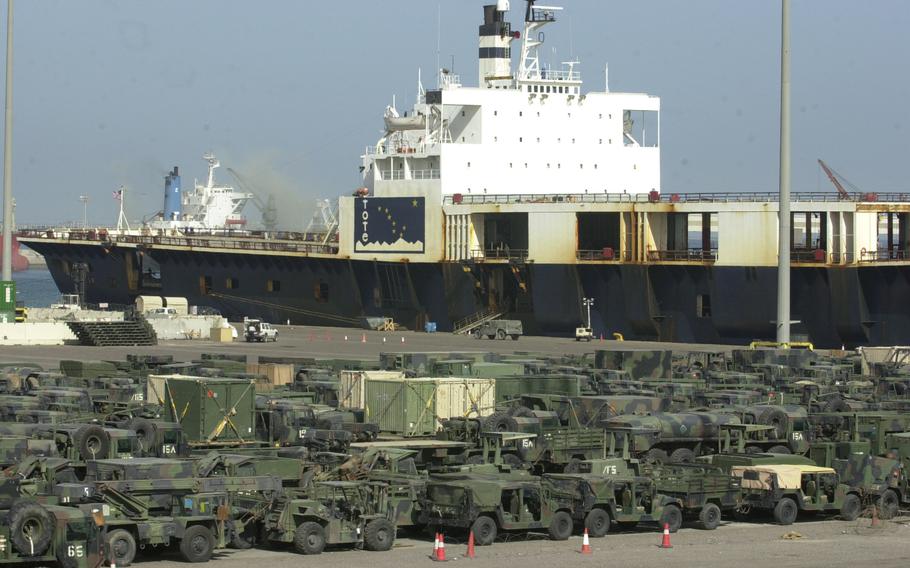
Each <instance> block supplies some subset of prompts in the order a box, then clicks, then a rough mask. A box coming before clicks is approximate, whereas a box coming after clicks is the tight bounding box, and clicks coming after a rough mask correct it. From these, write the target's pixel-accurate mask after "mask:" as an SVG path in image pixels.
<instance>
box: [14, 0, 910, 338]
mask: <svg viewBox="0 0 910 568" xmlns="http://www.w3.org/2000/svg"><path fill="white" fill-rule="evenodd" d="M509 8H510V7H509V3H508V2H507V1H505V0H500V1H499V2H497V3H496V4H491V5H487V6H484V8H483V14H484V19H483V23H482V24H481V25H480V27H479V51H478V56H479V57H478V79H477V81H478V82H477V84H476V86H467V85H465V84H463V83H462V80H461V78H460V77H459V76H458V75H455V74H454V73H452V72H450V71H449V70H446V69H441V70H440V71H439V74H438V77H437V81H436V82H437V85H436V86H435V88H429V89H424V88H423V87H422V86H421V87H420V88H419V93H418V99H417V102H416V104H415V105H414V106H413V107H412V108H410V109H407V110H405V111H399V109H397V108H395V107H394V105H392V106H389V107H388V108H386V110H385V113H384V116H383V122H384V126H385V131H384V134H383V135H382V136H381V138H380V139H379V140H378V141H376V143H375V144H372V145H370V146H368V147H366V149H365V151H364V153H363V155H362V156H361V164H360V165H361V168H362V173H363V184H362V187H359V188H356V189H354V188H352V191H349V192H347V194H346V195H343V196H341V197H340V198H339V199H338V204H337V222H333V223H331V224H330V225H329V226H327V227H325V229H324V230H323V231H322V232H320V233H318V234H317V233H313V232H283V231H255V230H250V229H248V228H245V227H244V226H243V225H241V224H237V223H236V220H237V217H236V215H235V216H234V217H231V216H230V214H236V213H237V211H236V209H234V208H230V207H223V208H222V209H223V210H224V211H229V213H230V214H228V215H225V214H222V215H221V216H220V217H219V218H217V219H209V220H207V221H206V222H204V223H202V222H196V223H190V222H189V221H191V220H192V219H189V218H188V216H187V213H186V212H183V211H180V210H179V207H177V205H174V204H175V203H178V202H179V199H177V196H178V195H179V193H180V191H179V183H178V188H177V191H176V192H175V190H174V182H175V179H174V178H175V177H176V178H177V179H179V175H178V173H177V170H176V168H175V170H174V172H172V174H171V175H169V178H168V181H167V184H166V187H167V190H168V191H169V192H170V193H169V194H168V195H167V196H166V198H165V201H166V207H165V208H166V209H167V211H166V214H165V215H164V216H163V217H162V218H161V219H159V220H158V222H155V223H149V224H147V225H145V226H143V227H141V228H138V229H133V230H116V229H95V230H74V229H62V228H54V227H48V228H44V229H40V230H28V231H22V232H20V233H19V238H20V240H21V241H22V242H23V243H26V244H27V245H28V246H29V247H31V248H33V249H35V250H37V251H38V252H40V253H41V254H43V255H44V256H45V258H46V259H47V265H48V268H49V269H50V271H51V273H52V275H53V278H54V280H55V281H56V283H57V285H58V287H59V288H60V290H61V291H71V290H73V289H75V288H78V287H80V286H81V287H83V288H84V291H85V296H86V299H87V301H90V302H111V303H124V304H126V303H129V302H131V301H133V299H134V298H135V297H136V296H139V295H160V296H184V297H186V298H188V300H189V302H190V304H194V305H198V306H209V307H211V308H214V309H217V310H220V311H221V313H222V314H224V315H225V316H227V317H229V318H232V319H242V318H243V317H244V316H255V317H260V318H264V319H265V320H267V321H272V322H281V323H284V322H290V323H292V324H312V325H335V326H352V327H356V326H361V325H363V322H364V321H365V320H367V319H368V318H375V317H382V318H391V319H393V320H394V321H395V322H396V323H398V324H400V325H403V326H405V327H408V328H411V329H422V328H423V327H424V326H425V325H426V324H428V323H435V325H436V329H438V330H442V331H455V332H459V331H464V330H468V329H470V328H471V327H472V326H475V325H477V323H478V322H483V321H485V320H489V319H493V318H510V319H520V320H521V321H522V323H523V325H524V330H525V333H531V334H549V335H572V334H573V333H574V329H575V328H576V326H579V325H580V324H582V323H583V322H584V321H585V319H586V317H587V315H586V306H587V303H590V301H591V300H593V305H592V306H591V312H590V313H591V320H592V321H591V324H592V327H593V329H594V335H595V337H607V338H610V337H612V336H613V334H621V335H622V336H624V337H625V338H626V339H650V340H662V341H685V342H710V343H742V342H748V341H750V340H754V339H773V338H774V335H775V314H776V303H777V292H776V281H777V268H776V267H777V249H778V207H777V195H776V194H774V193H723V194H720V193H705V194H677V193H673V192H672V191H666V190H663V188H662V187H661V170H660V151H661V129H660V126H661V123H660V111H661V108H660V99H659V98H658V97H656V96H653V95H650V94H645V93H622V92H613V91H610V90H609V89H608V88H607V87H606V86H605V88H604V90H603V91H595V90H586V89H585V88H584V84H583V81H582V78H581V75H580V73H579V71H578V70H577V62H568V63H565V64H563V65H562V66H561V67H559V68H554V67H552V66H549V65H546V64H544V63H543V62H542V61H541V58H540V53H541V52H542V46H543V44H544V38H545V36H544V34H543V32H542V30H543V29H544V28H547V27H550V26H553V25H554V23H555V22H556V21H557V16H558V15H559V14H560V10H561V9H560V8H558V7H553V6H541V5H538V4H537V3H536V2H535V1H534V0H527V2H526V5H525V6H524V10H523V15H524V17H523V22H522V25H521V27H520V29H514V30H513V28H512V25H511V24H510V22H509V21H508V17H509V13H510V11H509ZM513 47H514V48H515V49H517V51H518V53H517V58H516V59H517V68H516V66H513V64H512V59H513V58H512V49H513ZM209 182H210V183H209V185H210V186H211V185H212V182H211V176H210V180H209ZM169 200H170V201H169ZM168 207H170V209H168ZM791 209H792V213H791V214H792V225H791V226H792V227H793V235H792V236H793V238H792V243H793V244H792V254H791V262H792V277H791V289H790V294H791V297H792V306H793V314H792V319H793V320H795V321H796V323H794V325H793V329H794V333H795V334H798V335H801V336H803V337H804V338H806V339H808V340H809V341H812V342H813V343H814V344H815V345H817V346H825V347H841V346H842V345H846V346H856V345H875V344H907V343H910V310H908V308H907V306H908V300H910V266H908V249H910V233H908V215H910V194H871V193H866V194H862V193H846V192H842V193H837V192H834V191H832V192H831V193H822V192H818V193H803V194H801V193H797V194H794V195H793V196H792V206H791ZM192 217H193V218H194V219H196V218H197V217H199V212H198V211H197V212H196V213H194V214H193V215H192ZM229 219H234V223H228V220H229ZM197 220H198V219H197ZM219 223H220V224H219Z"/></svg>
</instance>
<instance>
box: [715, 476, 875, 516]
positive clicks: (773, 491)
mask: <svg viewBox="0 0 910 568" xmlns="http://www.w3.org/2000/svg"><path fill="white" fill-rule="evenodd" d="M730 474H731V475H732V476H733V477H735V478H738V479H739V480H740V486H741V488H742V504H741V505H740V508H739V512H740V514H743V515H747V514H749V513H750V512H752V511H755V510H769V511H773V513H774V520H775V521H776V522H777V523H778V524H781V525H789V524H792V523H793V522H794V521H795V520H796V517H797V515H798V514H799V512H800V511H811V512H833V513H840V515H841V518H843V519H844V520H847V521H852V520H855V519H856V518H857V517H858V516H859V514H860V512H861V511H862V500H861V498H860V496H859V494H858V493H857V492H856V490H855V489H852V488H850V487H849V486H847V485H845V484H844V483H841V480H840V477H839V476H838V474H837V472H836V471H834V469H832V468H830V467H819V466H816V465H797V464H766V465H736V466H733V467H731V468H730Z"/></svg>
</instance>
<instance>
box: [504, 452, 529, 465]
mask: <svg viewBox="0 0 910 568" xmlns="http://www.w3.org/2000/svg"><path fill="white" fill-rule="evenodd" d="M502 463H504V464H506V465H509V466H512V469H518V468H520V467H522V466H523V465H524V462H523V461H521V458H520V457H518V456H516V455H515V454H502Z"/></svg>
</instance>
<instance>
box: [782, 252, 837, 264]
mask: <svg viewBox="0 0 910 568" xmlns="http://www.w3.org/2000/svg"><path fill="white" fill-rule="evenodd" d="M827 260H828V253H826V252H825V251H824V249H791V250H790V262H803V263H811V262H818V263H825V262H826V261H827Z"/></svg>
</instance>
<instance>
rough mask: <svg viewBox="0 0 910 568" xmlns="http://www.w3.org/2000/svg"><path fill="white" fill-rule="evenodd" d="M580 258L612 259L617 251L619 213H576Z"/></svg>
mask: <svg viewBox="0 0 910 568" xmlns="http://www.w3.org/2000/svg"><path fill="white" fill-rule="evenodd" d="M576 217H577V219H578V255H579V258H581V259H586V260H590V259H595V258H596V259H601V258H606V259H613V258H614V257H615V256H616V254H618V252H619V213H577V214H576Z"/></svg>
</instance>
